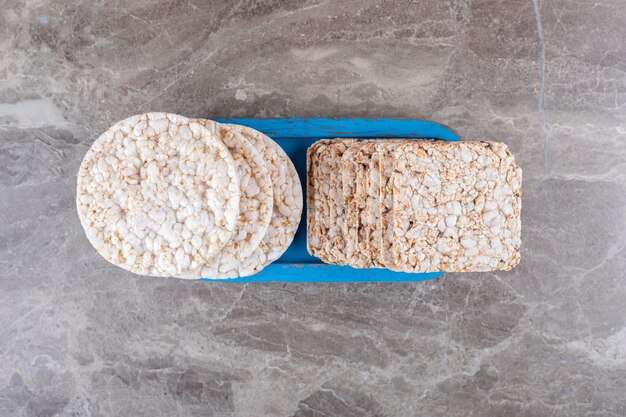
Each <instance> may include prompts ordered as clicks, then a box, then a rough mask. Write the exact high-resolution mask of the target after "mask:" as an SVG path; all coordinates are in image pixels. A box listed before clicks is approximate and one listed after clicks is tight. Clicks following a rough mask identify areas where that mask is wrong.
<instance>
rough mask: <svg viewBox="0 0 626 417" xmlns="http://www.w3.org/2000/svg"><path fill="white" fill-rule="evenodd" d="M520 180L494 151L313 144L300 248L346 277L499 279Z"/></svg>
mask: <svg viewBox="0 0 626 417" xmlns="http://www.w3.org/2000/svg"><path fill="white" fill-rule="evenodd" d="M521 176H522V173H521V169H519V167H518V166H517V165H516V164H515V160H514V158H513V155H511V153H510V152H509V150H508V148H507V146H506V145H505V144H503V143H498V142H443V141H424V140H410V139H370V140H354V139H330V140H328V139H325V140H322V141H318V142H316V143H314V144H313V145H311V147H310V148H309V150H308V152H307V196H308V197H307V200H308V201H307V203H308V207H307V238H308V245H307V248H308V250H309V253H310V254H311V255H313V256H316V257H318V258H320V259H321V260H322V261H324V262H326V263H332V264H338V265H350V266H352V267H354V268H388V269H392V270H395V271H404V272H434V271H451V272H457V271H491V270H509V269H511V268H513V267H514V266H515V265H516V264H517V263H518V262H519V260H520V246H521V240H520V230H521V223H520V210H521V180H522V177H521ZM338 178H339V181H338V180H337V179H338ZM337 196H339V198H337ZM336 226H339V227H338V228H337V227H336Z"/></svg>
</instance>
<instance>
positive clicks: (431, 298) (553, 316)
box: [0, 0, 626, 417]
mask: <svg viewBox="0 0 626 417" xmlns="http://www.w3.org/2000/svg"><path fill="white" fill-rule="evenodd" d="M0 6H1V7H0V416H2V417H4V416H11V417H13V416H448V417H449V416H594V417H600V416H620V417H622V416H624V415H626V387H625V386H626V279H625V278H626V277H625V270H626V256H625V255H626V232H625V230H626V208H625V207H626V123H625V122H626V3H625V2H624V0H605V1H597V2H587V1H565V0H543V1H541V0H535V1H534V2H533V1H532V0H525V1H508V2H499V1H493V0H465V1H457V0H449V1H435V0H428V1H384V0H372V1H356V0H351V1H332V0H312V1H308V0H306V1H305V0H299V1H284V2H281V1H278V0H256V1H255V0H239V1H233V2H219V3H210V2H204V1H201V0H184V1H182V0H181V1H176V0H174V1H156V0H155V1H146V0H142V1H132V2H130V1H102V0H84V1H79V0H77V1H70V0H62V1H61V0H54V1H44V0H39V1H37V0H28V1H21V0H20V1H18V0H0ZM155 110H158V111H169V112H177V113H183V114H186V115H188V116H202V117H217V116H233V117H234V116H251V117H280V116H360V117H377V116H387V117H400V118H421V119H431V120H435V121H439V122H442V123H445V124H447V125H449V126H451V127H453V128H455V129H456V130H457V131H458V132H459V133H460V134H461V135H462V136H463V137H464V138H465V139H469V140H475V139H487V140H501V141H505V142H506V143H508V144H509V146H510V147H511V149H512V151H513V152H514V154H515V155H516V157H517V160H518V162H519V163H520V165H521V166H522V168H523V170H524V196H523V256H522V262H521V264H520V265H519V266H518V267H517V268H515V269H514V270H513V271H512V272H509V273H498V274H447V275H446V276H445V277H444V278H442V279H437V280H434V281H430V282H422V283H413V284H360V285H357V284H350V285H345V284H336V285H305V284H302V285H293V284H289V285H237V284H231V285H226V284H219V285H217V284H210V283H204V282H188V281H179V280H165V279H154V278H152V279H151V278H141V277H137V276H133V275H130V274H128V273H125V272H124V271H122V270H120V269H118V268H115V267H113V266H111V265H109V264H107V263H106V262H105V261H104V260H103V259H101V258H100V257H99V256H98V255H97V254H96V252H95V251H94V250H93V249H92V248H91V247H90V246H89V243H88V242H87V239H86V238H85V236H84V234H83V232H82V229H81V227H80V225H79V222H78V219H77V216H76V213H75V208H74V187H75V185H74V184H75V174H76V171H77V168H78V165H79V163H80V161H81V158H82V156H83V155H84V153H85V152H86V150H87V149H88V147H89V145H90V143H91V142H92V141H93V140H94V139H95V138H96V137H97V136H98V134H99V133H100V132H102V131H103V130H104V129H105V128H106V127H107V126H108V125H110V124H111V123H113V122H115V121H117V120H118V119H121V118H123V117H126V116H128V115H131V114H135V113H139V112H144V111H155Z"/></svg>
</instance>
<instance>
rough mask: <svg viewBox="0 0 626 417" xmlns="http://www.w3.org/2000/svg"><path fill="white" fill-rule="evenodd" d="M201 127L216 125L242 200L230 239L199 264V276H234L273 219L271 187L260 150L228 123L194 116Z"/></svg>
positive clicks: (272, 191) (257, 244) (261, 238)
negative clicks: (212, 255)
mask: <svg viewBox="0 0 626 417" xmlns="http://www.w3.org/2000/svg"><path fill="white" fill-rule="evenodd" d="M196 120H197V121H198V122H200V123H201V124H202V125H203V126H211V127H215V126H216V129H217V130H218V131H219V133H220V138H221V140H222V142H223V143H224V144H225V145H226V147H227V148H228V150H229V151H230V153H231V155H232V156H233V159H234V160H235V164H236V167H237V174H238V176H239V186H240V189H241V200H240V202H239V208H240V210H239V218H238V221H237V227H236V229H235V233H234V236H233V239H232V240H231V241H230V242H229V243H228V244H227V245H226V246H225V247H224V248H223V249H222V250H221V251H220V253H219V254H217V255H216V256H215V258H213V259H212V260H210V261H209V262H208V263H207V264H206V265H204V266H203V267H202V273H201V274H199V275H202V276H210V277H218V276H219V277H224V276H228V277H234V276H237V275H234V274H235V273H236V271H237V269H238V265H239V264H240V263H241V261H242V260H245V259H246V258H247V257H249V256H250V255H251V254H252V252H253V251H254V250H255V249H256V248H257V247H258V246H259V244H260V243H261V241H262V240H263V237H264V236H265V233H266V232H267V228H268V226H269V224H270V220H271V218H272V209H273V207H274V190H273V186H272V180H271V177H270V173H269V170H268V168H267V165H266V164H265V161H264V160H263V157H262V156H261V153H260V152H259V151H258V150H257V149H256V148H255V147H254V146H253V145H252V143H250V141H248V140H247V139H246V138H245V137H244V136H243V135H242V134H240V133H239V132H237V131H235V130H234V129H233V128H232V127H230V126H228V125H220V124H218V123H216V122H213V121H211V120H205V119H196Z"/></svg>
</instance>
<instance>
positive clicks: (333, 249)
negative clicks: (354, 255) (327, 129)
mask: <svg viewBox="0 0 626 417" xmlns="http://www.w3.org/2000/svg"><path fill="white" fill-rule="evenodd" d="M352 142H354V140H351V139H329V140H321V141H318V142H316V143H314V144H313V145H311V147H309V150H308V151H307V205H308V207H307V221H308V224H307V248H308V250H309V253H310V254H311V255H313V256H317V257H318V258H320V259H321V260H322V261H324V262H326V263H332V264H339V265H345V242H344V237H343V225H344V223H345V208H344V199H343V193H342V183H341V175H338V173H339V172H340V171H341V156H342V154H343V152H344V151H345V150H346V149H347V147H348V146H349V145H350V144H351V143H352ZM309 167H311V168H309Z"/></svg>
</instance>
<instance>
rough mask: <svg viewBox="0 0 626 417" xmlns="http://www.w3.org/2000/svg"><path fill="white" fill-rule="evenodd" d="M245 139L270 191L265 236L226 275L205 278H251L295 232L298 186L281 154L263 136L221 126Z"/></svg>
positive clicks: (299, 208) (284, 247) (247, 129)
mask: <svg viewBox="0 0 626 417" xmlns="http://www.w3.org/2000/svg"><path fill="white" fill-rule="evenodd" d="M225 126H228V127H229V128H231V129H232V130H234V131H235V132H238V133H240V134H241V135H243V136H244V137H245V138H246V139H248V140H249V141H250V142H251V143H252V145H253V146H254V147H255V148H256V149H257V150H258V151H259V152H260V153H261V156H262V157H263V159H264V160H265V163H266V165H267V167H268V169H269V173H270V177H271V179H272V185H273V188H274V209H273V211H272V217H271V220H270V224H269V227H268V228H267V232H266V233H265V236H264V237H263V240H262V241H261V243H260V244H259V246H258V248H257V249H256V250H255V251H254V252H252V254H251V255H250V256H249V257H248V258H246V259H245V260H243V261H242V262H241V263H240V264H239V265H238V266H237V268H236V269H234V270H232V271H230V273H229V274H227V275H217V276H216V275H208V274H203V276H205V277H208V278H231V277H236V276H240V277H244V276H248V275H252V274H255V273H257V272H259V271H260V270H261V269H263V268H264V267H266V266H267V265H269V264H271V263H272V262H274V261H275V260H277V259H278V258H280V257H281V255H282V254H283V253H284V252H285V251H286V250H287V248H288V247H289V245H290V244H291V242H292V241H293V238H294V236H295V234H296V230H298V225H299V224H300V217H301V216H302V204H303V203H302V185H301V183H300V178H299V177H298V172H297V171H296V168H295V167H294V165H293V163H292V162H291V159H289V157H288V156H287V154H286V153H285V151H284V150H283V149H282V148H281V147H280V145H278V144H277V143H276V142H274V141H273V140H272V139H271V138H269V137H268V136H267V135H265V134H263V133H261V132H259V131H258V130H255V129H252V128H250V127H247V126H241V125H225Z"/></svg>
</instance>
